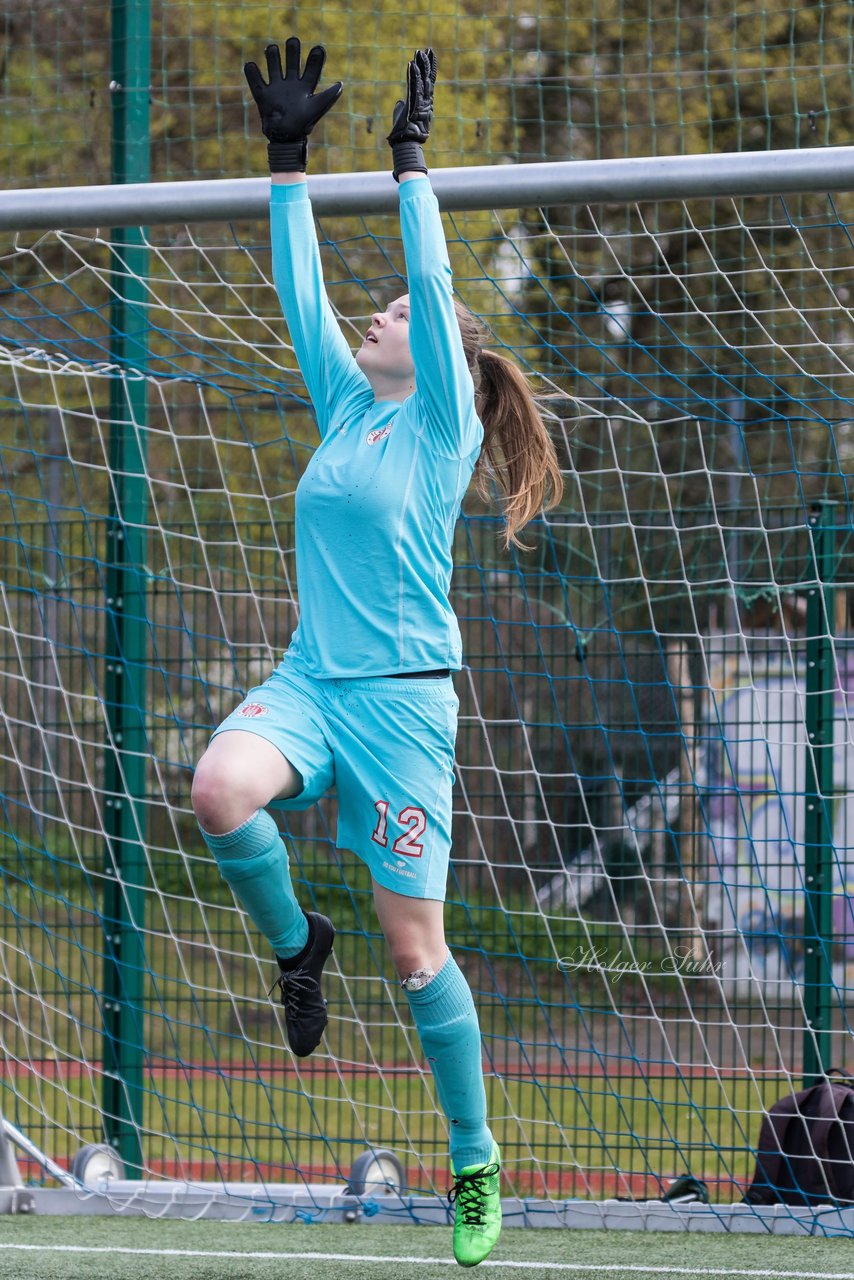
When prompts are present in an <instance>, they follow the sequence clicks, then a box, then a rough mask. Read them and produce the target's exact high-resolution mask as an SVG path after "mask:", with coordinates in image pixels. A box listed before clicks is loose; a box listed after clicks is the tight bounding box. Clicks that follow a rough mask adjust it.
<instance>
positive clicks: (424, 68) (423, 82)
mask: <svg viewBox="0 0 854 1280" xmlns="http://www.w3.org/2000/svg"><path fill="white" fill-rule="evenodd" d="M435 83H436V55H435V53H434V52H433V50H432V49H418V50H417V51H416V54H415V57H414V58H413V59H412V61H411V62H410V64H409V66H408V68H407V75H406V101H405V102H403V101H400V102H397V103H396V104H395V108H394V118H393V120H392V126H391V133H390V134H389V135H388V139H387V141H388V143H389V145H390V146H391V154H392V161H393V163H394V179H395V182H399V181H400V175H401V174H402V173H406V172H408V171H416V172H421V173H426V172H427V166H426V164H425V163H424V152H423V151H422V150H421V145H422V143H424V142H426V141H427V139H428V138H429V136H430V125H431V124H432V123H433V86H434V85H435Z"/></svg>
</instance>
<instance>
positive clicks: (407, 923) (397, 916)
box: [373, 880, 448, 978]
mask: <svg viewBox="0 0 854 1280" xmlns="http://www.w3.org/2000/svg"><path fill="white" fill-rule="evenodd" d="M373 887H374V907H375V908H376V912H377V919H378V920H379V922H380V928H381V929H382V931H383V934H384V935H385V940H386V942H387V943H388V946H389V950H390V951H391V958H392V962H393V964H394V967H395V969H396V970H397V973H398V976H399V977H400V978H406V977H408V976H409V974H410V973H414V972H415V970H416V969H427V968H430V969H435V970H436V972H437V973H438V972H439V970H440V969H441V968H442V965H443V964H444V963H445V961H446V960H447V958H448V947H447V944H446V942H445V924H444V919H445V904H444V902H437V901H436V900H435V899H433V898H408V897H406V895H405V894H402V893H394V892H393V891H392V890H391V889H386V888H384V886H383V885H381V884H377V882H376V880H374V881H373Z"/></svg>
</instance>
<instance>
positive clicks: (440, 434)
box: [388, 49, 483, 458]
mask: <svg viewBox="0 0 854 1280" xmlns="http://www.w3.org/2000/svg"><path fill="white" fill-rule="evenodd" d="M435 79H436V58H435V55H434V54H433V51H432V49H426V50H423V51H422V50H419V51H418V52H417V53H416V54H415V57H414V58H413V60H412V62H410V64H409V67H408V72H407V93H406V100H405V101H403V100H401V101H399V102H398V103H397V105H396V106H395V110H394V122H393V124H392V130H391V133H390V134H389V136H388V142H389V144H390V146H391V149H392V157H393V162H394V176H395V178H396V179H397V181H398V182H399V183H400V228H401V235H402V237H403V249H404V253H405V256H406V274H407V280H408V284H409V302H410V324H409V344H410V348H411V351H412V360H413V363H414V365H415V395H416V400H417V402H418V409H419V417H420V419H421V421H422V422H423V432H424V434H425V435H426V436H427V437H428V438H429V439H430V441H431V442H432V443H433V445H434V447H435V448H436V449H437V451H438V452H440V453H442V454H444V455H445V456H449V457H454V458H456V457H468V455H469V454H470V453H472V452H473V451H474V450H475V449H477V448H479V447H480V444H481V441H482V439H483V429H482V427H481V424H480V422H479V421H478V417H477V412H476V410H475V397H474V383H473V381H472V376H471V373H470V371H469V367H468V361H467V360H466V356H465V352H464V350H463V342H462V337H461V336H460V327H459V324H458V322H457V316H456V312H455V309H454V291H453V283H452V277H451V264H450V261H449V259H448V247H447V244H446V243H445V233H444V230H443V228H442V218H441V215H440V213H439V203H438V201H437V199H436V197H435V195H434V194H433V190H432V188H431V186H430V182H429V179H428V177H427V166H426V164H425V163H424V153H423V151H422V145H423V144H424V143H425V142H426V141H427V138H428V137H429V134H430V126H431V123H432V119H433V85H434V83H435Z"/></svg>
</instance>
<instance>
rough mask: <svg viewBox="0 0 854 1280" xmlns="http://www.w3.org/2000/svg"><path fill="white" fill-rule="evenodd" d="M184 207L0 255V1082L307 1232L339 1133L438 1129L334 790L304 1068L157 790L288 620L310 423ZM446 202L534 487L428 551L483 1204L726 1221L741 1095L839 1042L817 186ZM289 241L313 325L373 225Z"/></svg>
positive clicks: (458, 257) (361, 308) (255, 263)
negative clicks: (270, 1202) (159, 217)
mask: <svg viewBox="0 0 854 1280" xmlns="http://www.w3.org/2000/svg"><path fill="white" fill-rule="evenodd" d="M781 184H782V176H781ZM142 216H143V217H144V211H143V215H142ZM187 218H188V222H187V225H183V226H179V225H169V226H155V227H150V228H149V229H148V230H147V231H145V233H143V234H141V235H139V236H138V237H137V240H138V243H137V244H132V245H131V247H130V248H129V247H128V242H127V237H124V236H121V237H119V236H116V235H112V236H111V234H110V233H109V232H108V231H105V230H101V231H85V230H84V231H60V232H50V233H39V232H26V231H23V232H20V233H18V234H17V235H16V236H15V237H14V238H12V237H9V238H7V240H6V241H5V243H4V246H3V249H2V255H0V281H2V285H0V288H2V298H0V526H2V541H0V591H2V601H0V605H1V606H2V607H1V608H0V662H2V667H1V668H0V704H2V711H3V723H4V736H3V740H2V741H3V745H2V756H0V788H1V789H2V798H3V812H2V830H0V851H1V852H2V856H0V864H2V872H3V876H2V929H0V963H2V970H1V971H2V979H3V981H2V988H3V989H2V993H0V1044H2V1059H3V1061H2V1066H0V1078H2V1085H3V1090H2V1110H3V1113H4V1115H5V1116H6V1117H7V1118H8V1119H10V1120H11V1121H13V1122H14V1124H15V1125H17V1126H18V1127H19V1128H20V1129H21V1130H23V1131H24V1132H25V1133H26V1134H27V1135H28V1136H29V1137H30V1138H31V1139H32V1140H33V1141H34V1142H36V1143H37V1144H38V1145H39V1146H40V1147H41V1148H42V1150H44V1151H45V1152H47V1153H48V1154H50V1155H51V1156H52V1157H54V1158H55V1159H57V1160H58V1161H59V1162H60V1163H61V1164H65V1165H67V1164H68V1163H69V1162H70V1160H71V1159H72V1157H73V1155H74V1153H75V1151H76V1150H77V1149H78V1148H79V1147H80V1146H82V1145H83V1144H86V1143H104V1142H108V1143H111V1144H113V1146H114V1147H115V1149H116V1150H117V1152H118V1153H119V1155H120V1156H121V1158H122V1160H123V1162H124V1166H125V1173H126V1176H127V1177H128V1178H143V1177H144V1178H150V1179H155V1180H161V1179H162V1180H171V1181H176V1182H179V1183H186V1184H206V1186H207V1187H208V1191H207V1193H206V1194H208V1195H209V1196H210V1199H211V1201H214V1200H218V1201H227V1200H228V1199H229V1197H231V1198H239V1193H238V1190H237V1189H236V1188H237V1187H238V1186H246V1185H252V1186H254V1187H256V1188H261V1189H263V1188H264V1187H269V1186H272V1185H274V1184H280V1183H299V1184H301V1185H305V1186H308V1187H309V1188H313V1189H315V1190H313V1191H310V1192H309V1194H308V1198H307V1207H306V1208H304V1209H303V1210H301V1212H302V1213H304V1214H307V1215H308V1216H309V1217H310V1216H312V1213H313V1212H314V1211H315V1210H314V1209H313V1208H312V1205H313V1203H314V1201H313V1199H312V1197H313V1196H314V1197H315V1199H316V1195H315V1191H316V1189H317V1188H321V1187H324V1186H325V1187H329V1188H334V1187H339V1186H341V1185H342V1183H346V1181H347V1179H348V1176H349V1171H350V1168H351V1165H352V1163H353V1160H354V1158H355V1157H356V1156H358V1155H359V1153H361V1152H362V1151H365V1150H376V1149H379V1148H382V1149H389V1150H391V1151H392V1152H393V1153H394V1154H395V1155H396V1156H397V1158H398V1159H399V1160H400V1162H401V1164H402V1166H403V1169H404V1171H405V1175H404V1185H405V1189H406V1191H407V1192H408V1193H421V1194H425V1195H435V1194H439V1195H442V1194H444V1192H445V1191H446V1189H447V1185H448V1174H447V1156H446V1152H447V1132H446V1130H445V1124H444V1120H443V1119H442V1117H441V1114H440V1112H439V1111H438V1109H437V1106H436V1103H435V1100H434V1097H433V1094H432V1084H431V1078H430V1073H429V1070H428V1069H427V1067H426V1064H425V1063H424V1061H423V1059H422V1056H421V1053H420V1049H419V1046H418V1043H417V1038H416V1036H415V1033H414V1030H413V1028H412V1026H411V1025H410V1021H409V1016H408V1008H407V1005H406V1002H405V999H404V998H403V995H402V993H401V992H400V990H399V989H398V987H397V985H396V983H395V981H394V980H393V973H392V969H391V965H390V963H389V959H388V956H387V955H386V954H385V953H384V949H383V943H382V939H381V937H380V934H379V930H378V926H377V922H376V919H375V917H374V915H373V910H372V905H371V897H370V883H369V879H368V876H367V874H366V872H365V869H364V867H363V866H362V865H361V864H360V863H359V861H358V860H357V859H356V858H355V857H354V856H352V855H350V854H348V853H346V852H339V851H337V850H336V848H335V843H334V832H335V820H336V813H335V800H334V796H330V797H328V798H327V799H325V800H324V801H323V802H322V803H321V804H319V805H318V806H317V807H316V808H314V809H312V810H311V811H309V812H307V813H305V814H295V815H290V814H289V815H287V820H286V827H285V831H286V840H287V843H288V846H289V849H290V852H291V858H292V866H293V870H294V878H295V883H296V887H297V891H298V893H299V895H300V898H301V901H302V902H303V904H304V905H305V906H307V907H308V906H311V907H312V908H315V909H320V910H322V911H324V912H326V913H328V914H329V915H331V916H332V918H333V920H334V921H335V924H336V928H337V930H338V936H337V939H336V947H335V952H334V956H333V962H332V964H331V968H330V970H329V979H328V992H327V994H328V995H329V998H330V1001H329V1013H330V1023H329V1030H328V1034H327V1036H326V1039H325V1041H324V1043H323V1045H322V1046H321V1048H320V1049H319V1050H318V1051H317V1052H316V1053H315V1055H314V1056H313V1057H312V1058H311V1059H310V1060H306V1061H297V1060H295V1059H294V1058H293V1057H292V1056H291V1054H290V1053H289V1051H288V1049H287V1047H286V1038H285V1035H284V1027H283V1022H282V1015H281V1010H280V1009H279V1008H277V1007H276V1006H275V1004H274V1003H273V1002H272V1001H271V1000H270V999H269V998H268V990H269V988H270V985H271V983H272V981H273V977H274V974H273V972H272V969H271V964H270V957H269V956H268V955H267V953H266V950H265V946H264V943H263V939H261V938H260V937H259V935H258V934H257V933H256V932H255V930H254V928H253V927H252V925H251V922H250V921H249V920H248V919H247V917H246V916H245V915H244V914H243V913H242V912H241V910H240V909H239V908H238V906H237V905H236V903H235V901H234V899H233V898H232V896H231V893H230V891H229V889H228V888H227V887H226V886H225V885H224V883H223V882H222V881H221V880H220V877H219V875H218V872H217V870H216V867H215V865H214V863H213V861H212V859H211V857H210V855H209V853H208V852H207V850H206V849H205V847H204V845H203V844H202V842H201V840H200V838H199V834H198V831H197V828H196V825H195V821H194V819H193V815H192V811H191V808H190V803H189V794H190V783H191V777H192V769H193V765H194V763H195V761H196V760H197V759H198V757H199V756H200V755H201V753H202V751H203V750H204V748H205V745H206V742H207V739H208V735H209V734H210V732H211V730H212V729H213V728H214V726H215V725H216V724H217V723H218V722H219V721H220V720H221V719H222V718H223V716H224V715H225V714H227V712H228V711H229V710H230V709H231V708H232V707H233V706H234V705H235V704H236V702H237V701H238V700H239V699H240V698H241V696H242V694H243V692H244V691H245V690H246V689H247V688H249V687H250V686H252V685H253V684H255V683H256V682H258V681H260V680H263V679H264V678H265V677H266V675H267V674H268V673H269V671H270V669H271V668H272V666H273V664H274V663H275V662H276V661H277V660H278V658H279V656H280V653H281V651H282V649H283V648H284V647H285V645H286V643H287V640H288V636H289V634H290V632H291V630H292V627H293V625H294V622H295V618H296V610H297V594H296V584H295V579H294V542H293V499H294V490H295V486H296V483H297V480H298V478H299V475H300V474H301V471H302V469H303V467H304V466H305V463H306V461H307V459H308V457H309V456H310V454H311V451H312V449H313V448H314V446H315V443H316V438H317V437H316V429H315V427H314V424H313V420H312V417H311V413H310V411H309V409H308V405H307V401H306V395H305V389H304V387H303V384H302V382H301V379H300V376H299V374H298V371H297V370H296V365H295V361H294V357H293V351H292V349H291V348H290V347H289V345H288V341H287V333H286V330H285V327H284V325H283V322H282V319H281V314H280V308H279V305H278V302H277V299H276V295H275V292H274V289H273V287H272V276H271V261H270V246H269V231H268V228H267V226H266V224H264V223H263V222H262V221H255V222H252V221H246V222H241V223H234V224H231V225H221V224H212V225H206V224H200V223H194V222H193V221H192V210H191V209H189V208H188V211H187ZM446 230H447V234H448V239H449V243H450V249H451V255H452V260H453V266H454V272H455V281H456V287H457V290H458V293H459V294H460V296H461V297H462V299H463V301H464V302H466V303H467V304H468V305H469V306H470V307H471V308H472V309H473V310H474V311H475V312H476V313H477V314H478V315H479V316H480V317H481V319H482V320H483V322H484V324H485V325H486V327H487V329H488V331H489V334H490V341H491V343H492V344H493V345H494V347H495V348H496V349H498V350H502V351H504V352H506V353H508V354H510V355H511V356H513V357H514V358H515V359H516V360H517V361H518V362H519V363H520V365H522V367H523V368H525V369H526V371H527V372H528V373H529V375H530V377H531V380H532V386H533V388H534V390H535V391H536V393H537V394H538V396H539V397H540V399H541V403H542V406H543V411H544V414H545V415H546V417H547V420H548V422H549V425H550V428H551V430H552V432H553V436H554V440H555V443H556V445H557V448H558V451H559V454H560V459H561V465H562V467H563V469H564V472H565V477H566V493H565V498H564V502H563V504H562V506H561V508H560V509H559V510H557V511H555V512H553V513H551V514H550V515H549V516H548V517H547V518H544V519H540V520H538V521H536V522H535V523H534V524H533V525H532V526H531V527H530V528H529V530H528V542H529V544H530V548H531V549H530V550H528V551H526V552H511V553H509V554H508V553H506V552H505V551H504V550H503V549H502V548H501V545H500V527H499V524H498V522H497V521H496V518H495V516H494V514H492V513H490V512H489V511H488V510H486V509H483V508H482V507H481V506H480V505H479V504H478V502H477V501H476V500H475V499H474V498H473V497H472V498H471V499H469V500H468V501H467V504H466V507H465V512H464V516H463V518H462V520H461V521H460V524H459V526H458V534H457V544H456V571H455V577H454V587H453V592H454V605H455V608H456V610H457V612H458V615H459V617H460V621H461V627H462V631H463V642H464V653H465V662H466V666H465V668H464V670H463V671H462V673H461V674H460V675H459V676H458V677H457V680H456V685H457V690H458V692H459V695H460V699H461V721H460V725H461V728H460V738H459V744H458V763H457V777H456V790H455V802H454V822H455V827H454V849H453V855H452V869H451V876H450V882H449V899H448V912H447V937H448V942H449V945H450V947H451V948H452V950H453V952H454V953H455V955H456V956H457V958H458V960H459V962H460V964H461V966H462V968H463V969H464V971H465V973H466V976H467V978H468V980H469V982H470V983H471V986H472V988H473V991H474V994H475V1001H476V1004H477V1006H478V1008H479V1011H480V1017H481V1025H482V1030H483V1045H484V1061H485V1066H486V1070H487V1088H488V1098H489V1112H490V1118H491V1124H492V1126H493V1129H494V1131H495V1133H496V1137H497V1139H498V1141H499V1142H500V1143H501V1147H502V1151H503V1156H504V1169H505V1173H506V1184H505V1185H506V1190H507V1194H509V1195H510V1196H515V1197H518V1198H520V1199H528V1198H530V1199H531V1200H532V1201H536V1202H537V1203H552V1204H553V1203H555V1202H563V1201H565V1200H567V1199H568V1198H570V1197H580V1198H583V1199H586V1200H590V1201H600V1200H602V1199H603V1198H609V1197H615V1196H619V1197H661V1196H662V1195H664V1194H665V1193H666V1191H667V1189H668V1186H669V1185H670V1183H671V1181H672V1180H673V1179H676V1178H678V1177H680V1176H681V1175H684V1174H691V1175H693V1176H694V1177H696V1178H700V1179H702V1180H703V1181H705V1182H706V1184H707V1186H708V1188H709V1194H710V1197H711V1200H712V1201H713V1202H714V1203H715V1204H726V1203H730V1202H732V1201H734V1200H738V1199H740V1197H741V1195H742V1194H743V1191H744V1188H745V1186H746V1183H747V1182H748V1181H749V1178H750V1176H751V1173H752V1169H753V1166H754V1163H755V1152H756V1142H757V1138H758V1132H759V1125H760V1122H761V1120H762V1118H763V1116H764V1115H765V1114H766V1113H767V1111H768V1108H769V1107H770V1106H771V1104H772V1103H773V1102H774V1101H776V1100H777V1099H778V1098H779V1097H781V1096H785V1095H787V1094H789V1093H791V1092H792V1091H793V1090H797V1089H799V1088H800V1087H801V1086H802V1082H803V1081H804V1079H807V1080H809V1079H812V1078H815V1076H816V1075H817V1074H820V1072H821V1071H822V1069H826V1068H828V1067H829V1066H831V1065H844V1062H845V1049H846V1047H847V1045H848V1043H849V1040H850V1026H849V1021H848V1016H849V1014H848V1010H849V1000H850V994H851V993H850V988H851V986H852V983H854V969H852V965H854V950H852V948H854V918H852V911H851V905H850V896H849V894H850V883H851V879H852V872H851V871H850V870H849V865H848V854H847V850H848V847H849V845H850V844H851V843H852V838H854V832H852V829H851V828H849V826H848V815H849V812H851V802H850V799H849V790H850V788H849V782H848V774H849V765H854V744H852V736H851V730H850V725H849V721H848V706H849V690H850V689H851V685H850V683H849V672H851V671H854V661H852V658H851V657H850V656H849V654H850V645H849V625H850V624H849V586H850V584H851V581H852V564H851V560H850V552H851V527H852V526H851V510H850V506H849V483H850V476H851V473H852V469H854V413H853V412H852V403H854V376H852V357H854V322H852V313H851V309H850V308H851V299H850V296H849V291H850V289H851V275H850V259H851V237H852V232H854V204H852V198H851V197H850V196H845V195H842V196H834V197H827V196H824V195H813V196H798V197H791V198H785V199H784V198H782V197H779V196H778V197H768V198H750V199H748V198H745V199H739V200H732V199H724V198H718V199H706V200H692V201H688V202H683V201H679V200H675V199H674V200H667V201H658V202H654V201H650V202H648V203H644V204H642V205H637V204H634V205H633V204H628V203H624V202H621V201H620V200H619V197H618V196H615V199H614V201H613V202H612V203H609V204H602V205H596V206H593V205H590V206H580V207H576V206H572V205H563V204H554V205H551V206H550V207H548V208H546V209H542V208H539V209H538V208H536V207H535V201H533V200H532V201H531V207H528V208H524V209H519V210H495V211H492V212H483V213H467V214H461V213H454V212H451V213H449V214H448V215H447V216H446ZM320 233H321V240H322V254H323V260H324V269H325V272H326V278H327V282H328V290H329V294H330V298H331V300H332V303H333V306H334V308H335V310H336V312H337V314H338V315H339V317H340V319H341V323H342V325H343V327H344V331H345V333H347V334H348V336H350V337H351V338H352V339H353V341H354V342H355V341H356V337H357V335H360V334H361V333H362V332H363V331H364V328H365V324H366V317H367V316H368V315H369V313H370V312H371V311H372V310H374V309H375V308H376V307H377V306H383V307H384V306H385V304H386V302H387V301H388V300H389V298H391V297H393V296H395V294H397V293H399V292H400V291H401V288H402V287H403V281H404V277H405V271H404V263H403V257H402V251H401V244H400V239H399V228H398V225H397V223H396V221H395V220H394V219H393V218H389V217H385V216H372V217H370V218H369V219H363V218H360V217H358V216H353V217H340V218H336V219H332V220H330V219H325V218H324V219H321V222H320ZM117 300H118V301H117ZM119 306H120V307H121V308H123V309H120V310H117V307H119ZM117 316H123V317H124V320H125V325H126V327H125V329H124V330H123V331H122V332H120V333H117V332H116V326H117ZM852 817H854V814H852ZM28 1172H29V1174H30V1175H31V1176H33V1177H39V1176H41V1174H40V1170H39V1168H38V1166H37V1165H36V1164H32V1165H30V1166H29V1169H28ZM318 1204H319V1201H318ZM316 1211H317V1212H320V1211H321V1210H320V1209H319V1208H318V1209H317V1210H316Z"/></svg>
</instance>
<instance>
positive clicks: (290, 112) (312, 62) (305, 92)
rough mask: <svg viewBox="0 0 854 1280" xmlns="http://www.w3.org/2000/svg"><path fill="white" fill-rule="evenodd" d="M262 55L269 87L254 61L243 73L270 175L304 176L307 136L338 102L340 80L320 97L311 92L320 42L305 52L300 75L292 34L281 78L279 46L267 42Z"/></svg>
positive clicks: (322, 55)
mask: <svg viewBox="0 0 854 1280" xmlns="http://www.w3.org/2000/svg"><path fill="white" fill-rule="evenodd" d="M264 53H265V54H266V57H267V77H268V79H269V84H268V83H267V81H265V79H264V77H263V76H262V75H261V72H260V70H259V69H258V65H257V63H254V62H247V63H246V65H245V66H244V68H243V74H244V75H245V76H246V81H247V84H248V85H249V88H250V90H251V93H252V97H253V98H254V99H255V105H256V106H257V108H258V113H259V115H260V116H261V130H262V132H263V134H264V136H265V137H266V139H267V144H268V145H267V157H268V159H269V161H270V172H271V173H300V172H303V173H304V172H305V163H306V155H307V152H308V145H307V139H308V135H309V134H310V133H311V131H312V129H313V128H314V126H315V125H316V124H317V122H318V120H319V119H320V117H321V116H324V115H326V112H327V111H328V110H329V108H330V107H331V106H332V105H333V103H335V102H337V101H338V99H339V98H340V96H341V91H342V89H343V88H344V86H343V84H342V83H341V81H340V80H339V81H337V83H336V84H333V85H330V86H329V88H328V89H324V90H323V92H322V93H315V92H314V91H315V89H316V88H317V82H318V80H319V79H320V73H321V71H322V70H323V64H324V62H325V61H326V50H325V49H324V47H323V45H322V44H316V45H315V46H314V48H313V49H312V50H311V52H310V53H309V55H308V57H307V58H306V60H305V71H304V72H303V74H302V76H300V73H299V67H300V42H299V40H298V39H297V37H296V36H291V38H290V39H289V40H288V42H287V44H286V45H285V74H284V75H282V59H281V56H280V54H279V46H278V45H277V44H269V45H267V48H266V49H265V50H264Z"/></svg>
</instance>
